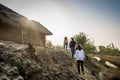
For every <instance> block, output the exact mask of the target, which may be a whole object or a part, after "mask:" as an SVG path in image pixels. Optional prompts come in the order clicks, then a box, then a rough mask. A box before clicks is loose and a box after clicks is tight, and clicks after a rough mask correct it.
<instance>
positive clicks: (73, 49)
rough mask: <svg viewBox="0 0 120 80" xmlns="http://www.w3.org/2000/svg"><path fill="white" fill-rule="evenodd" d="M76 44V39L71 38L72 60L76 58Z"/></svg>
mask: <svg viewBox="0 0 120 80" xmlns="http://www.w3.org/2000/svg"><path fill="white" fill-rule="evenodd" d="M75 44H76V42H75V41H74V38H71V41H70V48H71V53H72V59H73V58H74V54H75Z"/></svg>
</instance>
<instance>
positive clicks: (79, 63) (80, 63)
mask: <svg viewBox="0 0 120 80" xmlns="http://www.w3.org/2000/svg"><path fill="white" fill-rule="evenodd" d="M83 63H84V61H81V60H77V68H78V73H79V74H80V66H81V70H82V73H84V67H83Z"/></svg>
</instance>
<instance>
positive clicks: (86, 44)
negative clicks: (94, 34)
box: [74, 32, 96, 53]
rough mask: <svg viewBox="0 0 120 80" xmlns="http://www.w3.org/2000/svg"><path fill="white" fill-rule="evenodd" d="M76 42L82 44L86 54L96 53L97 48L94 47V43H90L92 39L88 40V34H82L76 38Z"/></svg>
mask: <svg viewBox="0 0 120 80" xmlns="http://www.w3.org/2000/svg"><path fill="white" fill-rule="evenodd" d="M74 38H75V41H76V42H77V43H80V44H81V45H82V46H83V48H84V50H85V52H86V53H95V51H96V47H95V46H94V44H93V42H90V39H88V38H87V36H86V34H85V33H83V32H81V33H79V34H77V35H75V36H74Z"/></svg>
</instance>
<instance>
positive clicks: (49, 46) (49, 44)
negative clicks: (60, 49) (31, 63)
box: [46, 41, 54, 48]
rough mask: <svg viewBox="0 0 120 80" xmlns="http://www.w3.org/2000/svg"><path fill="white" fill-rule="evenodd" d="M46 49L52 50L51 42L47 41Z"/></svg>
mask: <svg viewBox="0 0 120 80" xmlns="http://www.w3.org/2000/svg"><path fill="white" fill-rule="evenodd" d="M46 47H48V48H53V47H54V46H53V44H52V42H51V41H47V44H46Z"/></svg>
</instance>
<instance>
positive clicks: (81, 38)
mask: <svg viewBox="0 0 120 80" xmlns="http://www.w3.org/2000/svg"><path fill="white" fill-rule="evenodd" d="M74 38H75V41H76V42H78V43H80V44H81V45H82V46H83V45H84V44H85V43H86V42H87V37H86V34H85V33H83V32H81V33H79V34H77V35H75V36H74Z"/></svg>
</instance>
